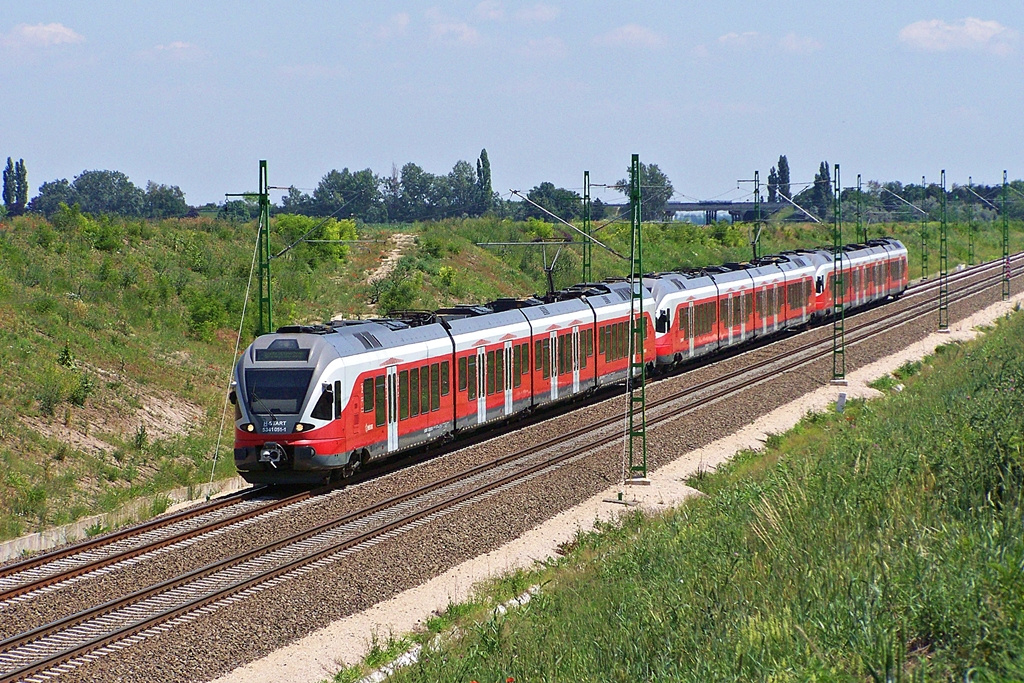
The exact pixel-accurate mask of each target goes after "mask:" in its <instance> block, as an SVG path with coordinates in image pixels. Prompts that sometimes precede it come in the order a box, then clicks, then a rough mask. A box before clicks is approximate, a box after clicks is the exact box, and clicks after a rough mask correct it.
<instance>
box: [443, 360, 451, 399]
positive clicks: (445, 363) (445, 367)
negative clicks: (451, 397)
mask: <svg viewBox="0 0 1024 683" xmlns="http://www.w3.org/2000/svg"><path fill="white" fill-rule="evenodd" d="M448 367H449V363H448V361H442V362H441V395H442V396H447V395H448V392H449V391H450V389H451V387H450V386H449V385H448Z"/></svg>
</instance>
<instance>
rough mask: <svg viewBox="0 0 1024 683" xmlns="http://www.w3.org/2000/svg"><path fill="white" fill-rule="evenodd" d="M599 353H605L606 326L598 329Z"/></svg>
mask: <svg viewBox="0 0 1024 683" xmlns="http://www.w3.org/2000/svg"><path fill="white" fill-rule="evenodd" d="M597 352H598V353H604V325H602V326H601V327H598V328H597Z"/></svg>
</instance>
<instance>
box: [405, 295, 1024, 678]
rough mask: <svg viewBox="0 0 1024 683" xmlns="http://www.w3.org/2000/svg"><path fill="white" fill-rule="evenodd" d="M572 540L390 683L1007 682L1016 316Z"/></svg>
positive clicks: (1019, 551)
mask: <svg viewBox="0 0 1024 683" xmlns="http://www.w3.org/2000/svg"><path fill="white" fill-rule="evenodd" d="M906 381H907V382H909V383H910V384H909V387H908V389H907V390H906V391H903V392H901V393H894V394H892V395H891V396H889V397H888V398H886V399H884V400H880V401H877V402H871V403H867V404H865V403H863V402H853V403H851V404H848V406H847V410H846V412H845V413H844V414H843V415H834V414H828V415H817V416H813V417H809V418H807V419H805V420H804V421H803V422H802V423H801V424H800V425H799V426H798V427H797V428H796V429H795V430H794V431H793V432H792V433H791V434H789V435H786V436H785V437H782V438H777V439H773V440H772V444H770V448H769V450H768V451H767V452H766V453H744V454H741V455H740V456H738V458H737V460H735V461H734V462H733V463H732V464H730V465H728V466H726V467H725V468H723V470H721V471H719V472H717V473H714V474H710V475H705V476H703V477H701V478H700V479H699V481H697V480H695V481H694V482H693V483H694V484H696V485H698V486H699V487H700V488H701V489H702V490H703V491H704V492H705V493H706V494H707V496H706V497H704V498H701V499H696V500H693V501H691V502H689V503H687V504H685V505H683V506H682V507H680V508H679V509H678V510H676V511H675V512H673V513H671V514H668V515H665V516H664V517H662V518H658V519H654V520H647V519H644V518H643V517H641V516H632V517H628V518H626V519H625V520H623V521H622V523H621V524H619V525H614V526H609V527H607V528H606V529H605V530H604V533H595V534H589V535H585V536H582V537H581V539H580V541H579V543H578V544H577V547H576V548H575V549H574V550H573V551H572V552H571V553H570V554H569V555H568V556H567V557H566V558H565V559H563V560H562V561H561V562H559V563H558V566H557V567H555V568H554V569H549V570H545V571H542V572H541V573H540V576H537V577H533V578H532V580H533V581H535V582H541V581H546V582H547V583H546V585H545V587H544V589H543V590H542V591H541V593H539V594H538V595H537V596H535V598H534V600H533V601H532V602H530V603H529V605H528V606H526V607H524V608H523V609H521V610H518V611H515V612H511V613H509V614H507V615H506V616H503V617H493V618H490V619H485V620H483V621H478V622H474V623H473V624H471V625H463V631H464V635H463V636H462V637H461V638H458V639H455V640H452V641H450V642H449V643H448V644H446V645H443V646H441V647H440V648H439V649H436V650H431V651H428V653H427V656H426V657H425V658H424V659H423V660H422V661H421V662H420V663H419V664H418V665H416V666H414V667H412V668H411V669H409V670H407V671H405V672H403V673H402V674H400V675H399V676H397V677H396V679H395V680H399V681H402V680H407V681H467V680H471V679H472V680H477V681H481V682H483V681H504V680H506V679H507V677H514V678H515V680H517V681H577V680H602V681H603V680H610V681H676V680H679V681H683V680H694V681H696V680H744V681H747V680H758V681H760V680H793V681H804V680H855V681H897V680H953V679H956V680H1021V679H1022V678H1024V515H1022V513H1024V506H1022V503H1024V500H1022V482H1024V400H1022V399H1024V315H1020V314H1017V315H1016V316H1014V317H1013V318H1012V319H1006V320H1003V321H1001V322H1000V323H999V325H998V326H997V327H996V329H995V330H994V331H992V333H991V334H989V335H988V336H987V337H986V338H985V339H984V341H982V342H980V343H972V344H967V345H963V346H961V345H952V346H947V347H943V349H942V350H941V352H940V353H938V354H936V356H935V357H933V358H930V359H929V362H928V363H926V364H925V365H924V366H923V367H922V368H921V371H920V372H919V373H918V374H915V375H914V376H913V377H908V378H907V380H906Z"/></svg>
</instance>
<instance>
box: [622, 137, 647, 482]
mask: <svg viewBox="0 0 1024 683" xmlns="http://www.w3.org/2000/svg"><path fill="white" fill-rule="evenodd" d="M629 202H630V216H631V218H630V222H631V224H632V228H633V230H632V233H633V239H632V242H633V244H632V247H631V249H630V277H629V282H630V288H631V291H632V297H631V299H630V308H629V316H630V325H629V329H630V330H631V332H632V333H631V334H630V335H629V377H628V378H627V380H626V382H627V384H628V386H629V472H628V477H629V478H630V479H636V478H641V479H646V478H647V395H646V391H647V387H646V384H647V366H646V362H645V360H646V359H645V358H644V339H645V338H646V337H647V320H646V318H645V317H644V298H643V291H644V290H643V274H644V266H643V263H644V259H643V240H642V237H641V230H640V226H641V223H642V221H641V210H640V155H639V154H634V155H633V160H632V164H631V165H630V183H629ZM638 347H639V348H638Z"/></svg>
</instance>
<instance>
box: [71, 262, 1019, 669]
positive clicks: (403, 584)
mask: <svg viewBox="0 0 1024 683" xmlns="http://www.w3.org/2000/svg"><path fill="white" fill-rule="evenodd" d="M1019 282H1020V280H1019V279H1018V280H1016V281H1015V283H1014V284H1015V291H1019V289H1020V285H1019ZM998 298H999V295H998V289H996V290H994V291H993V290H992V289H991V288H990V289H989V290H988V291H986V292H985V293H984V294H981V295H976V296H974V297H972V298H971V299H969V300H968V302H967V303H964V302H954V303H953V304H952V305H951V306H950V313H951V315H950V318H951V320H953V321H958V320H959V319H960V318H962V317H964V316H966V315H968V314H969V313H971V312H973V311H975V310H977V309H979V308H983V307H985V306H987V305H988V304H989V303H991V302H992V301H995V300H997V299H998ZM1016 299H1017V300H1018V301H1019V300H1020V296H1019V295H1018V296H1017V297H1016ZM1004 308H1005V305H1004ZM1000 310H1003V309H1000ZM879 311H881V312H879ZM879 311H872V312H869V313H865V314H862V315H863V316H869V317H873V316H875V315H879V316H885V315H887V313H886V312H885V310H884V309H879ZM990 315H999V313H990ZM859 319H860V318H859ZM976 324H978V323H977V322H976V321H975V320H973V319H970V320H968V321H966V322H955V323H954V324H953V327H954V328H955V329H956V328H963V329H964V330H970V329H971V328H972V327H973V326H974V325H976ZM934 326H935V320H934V318H932V317H931V316H928V317H926V318H925V319H924V320H923V321H919V322H916V323H911V324H909V325H906V326H904V327H901V328H896V331H895V332H894V333H893V334H891V335H889V336H887V337H886V339H884V340H879V341H873V342H871V343H870V345H868V346H867V347H865V345H861V346H859V347H854V348H850V349H848V350H847V367H848V369H849V370H850V371H849V373H848V374H849V376H850V377H851V378H853V377H855V376H858V377H859V376H860V374H858V373H863V372H865V371H864V370H857V371H856V372H855V370H854V369H856V368H863V367H864V366H865V365H867V364H868V363H870V362H872V361H875V360H877V359H879V358H884V357H886V356H889V355H891V354H893V353H896V352H897V351H899V350H901V349H903V348H905V347H907V346H909V345H910V344H912V343H913V342H915V341H918V340H920V339H923V338H925V337H927V336H928V334H929V333H930V332H931V331H932V330H933V329H934ZM816 333H818V334H823V335H824V334H828V335H830V334H831V330H827V331H822V330H818V331H817V332H816ZM812 334H813V333H812ZM951 338H953V337H952V336H951V335H942V336H941V338H940V339H939V343H941V342H942V341H946V340H949V339H951ZM802 340H806V336H805V337H803V338H802ZM802 340H801V341H802ZM788 343H793V344H796V343H799V342H796V341H794V340H793V339H786V340H783V341H781V342H778V344H781V345H783V346H782V348H785V345H786V344H788ZM933 345H934V344H933ZM778 352H779V347H777V346H776V347H774V348H772V347H766V348H765V349H758V350H755V351H752V352H750V353H748V354H745V356H744V358H742V359H740V358H736V359H726V360H723V361H720V362H719V363H716V364H714V365H713V366H708V367H704V368H699V369H696V370H694V371H691V372H689V373H686V374H685V375H682V376H681V377H678V378H674V379H672V380H667V381H665V382H661V383H659V384H657V385H653V386H652V388H651V391H650V393H649V396H652V395H654V396H656V395H660V394H662V393H666V392H668V391H670V390H671V386H670V385H671V384H673V383H677V382H686V383H689V384H693V383H696V382H699V381H701V380H702V379H703V378H704V377H705V376H707V375H717V374H720V373H721V372H722V371H723V369H725V368H726V367H727V366H729V365H731V364H733V363H739V364H746V363H747V362H749V360H750V359H751V358H757V357H758V354H766V355H775V354H777V353H778ZM919 353H923V352H919ZM905 360H906V357H904V356H900V357H899V358H897V359H895V360H892V361H890V362H891V363H892V364H893V365H892V367H897V366H898V365H900V364H902V363H903V362H905ZM884 371H885V370H884V369H881V368H880V369H877V370H875V371H874V376H878V375H880V374H883V372H884ZM830 374H831V359H827V360H823V361H816V362H815V363H812V364H810V365H808V366H805V371H804V372H801V373H790V375H787V376H785V378H784V379H783V378H780V381H779V382H777V383H772V384H770V385H760V386H755V387H753V388H750V389H747V390H745V391H744V392H743V394H742V395H741V396H740V397H739V398H737V399H734V400H733V401H732V403H731V406H730V410H729V411H721V410H716V406H715V405H711V406H707V407H705V408H702V409H701V410H698V411H696V412H695V413H693V414H691V415H685V416H681V417H678V418H676V419H674V420H673V421H671V422H670V423H668V424H666V425H663V426H661V427H659V428H657V429H652V430H651V433H649V436H648V445H649V453H650V459H651V461H652V462H653V463H654V465H655V466H657V465H658V464H659V463H667V462H670V461H672V460H676V459H679V460H680V462H678V463H677V464H675V465H673V466H672V469H665V470H664V471H659V473H658V474H656V477H658V481H659V482H661V483H659V484H658V485H655V486H652V487H651V488H650V489H645V490H644V491H643V493H644V494H645V495H646V497H647V498H648V499H649V502H650V503H651V504H653V505H654V506H655V509H657V508H658V507H659V506H664V505H671V504H673V503H675V502H678V500H680V499H681V498H682V497H683V496H684V495H685V494H686V490H685V488H683V487H682V480H683V479H684V478H685V476H686V475H687V474H689V473H692V472H693V471H694V470H695V468H697V467H700V466H705V467H708V466H713V465H714V464H715V463H717V462H720V461H721V460H722V459H724V458H727V457H730V456H731V455H732V453H733V452H734V451H735V450H736V448H739V447H747V446H749V445H751V444H755V443H757V442H758V441H759V440H763V438H764V435H765V434H766V433H767V431H781V430H784V429H785V428H787V426H788V424H787V423H786V421H785V420H783V419H781V418H772V420H776V419H779V420H781V421H779V422H773V421H769V422H765V421H763V420H762V421H760V422H759V421H758V419H759V418H761V416H763V415H766V414H768V413H770V412H771V411H772V410H774V409H776V408H779V407H781V406H784V405H786V404H788V403H790V402H791V401H794V400H797V399H800V397H801V396H804V395H805V394H809V393H811V392H813V391H815V390H819V389H821V388H822V378H824V377H828V376H830ZM853 386H854V385H852V384H851V387H847V388H846V391H847V393H848V395H851V396H852V395H856V394H854V388H853ZM838 391H839V389H837V388H835V387H827V388H826V389H824V392H825V395H826V398H824V399H821V398H819V399H818V400H819V401H823V402H822V403H821V404H820V406H821V407H827V405H828V403H829V402H830V401H834V400H835V396H836V394H837V392H838ZM622 407H623V401H622V400H621V398H620V399H613V400H609V401H606V402H604V403H602V404H600V405H598V406H593V407H591V408H588V410H587V411H586V413H587V417H584V416H581V415H580V413H581V412H584V411H577V412H575V413H571V414H568V415H565V416H562V417H559V418H556V419H554V420H551V421H550V422H546V423H544V424H543V425H538V426H537V427H535V428H533V429H532V430H529V433H524V432H526V431H527V430H524V432H517V433H515V434H510V435H507V436H504V437H500V438H498V439H495V440H494V441H493V442H488V443H487V444H484V445H480V446H474V447H472V448H467V449H464V450H463V451H460V452H458V453H455V454H452V455H451V456H447V457H445V458H441V459H438V460H435V461H431V462H428V463H424V464H423V465H420V466H418V467H415V468H410V469H408V470H404V471H401V472H398V473H395V474H392V475H388V476H387V477H384V478H381V479H380V480H374V481H371V482H366V483H364V484H361V485H359V486H354V487H351V488H349V489H346V490H345V491H344V492H341V495H332V496H329V497H325V498H324V499H322V501H321V502H322V503H323V505H322V506H316V508H315V509H314V507H304V508H303V510H302V511H301V512H298V511H297V513H296V514H294V515H293V516H291V517H290V518H286V517H285V516H281V517H279V518H278V519H277V520H276V522H275V523H274V526H275V527H277V531H278V532H279V531H280V528H281V527H289V528H290V527H292V526H293V524H299V523H301V524H303V525H305V524H308V523H309V520H308V519H306V517H307V516H314V517H317V518H321V517H326V516H328V515H331V514H336V513H337V512H338V510H340V509H345V508H350V507H352V506H355V505H356V504H357V503H358V504H364V503H366V502H368V501H370V500H378V499H381V498H384V497H389V496H390V495H393V494H394V493H395V492H397V491H398V490H407V489H408V488H409V487H410V486H412V485H419V484H422V483H424V482H426V481H429V480H432V479H437V478H439V477H440V476H443V475H444V474H447V473H449V472H451V471H454V470H456V469H461V468H463V467H464V466H465V464H466V463H467V462H474V461H477V462H480V461H486V460H490V459H493V458H495V457H498V456H500V455H502V454H503V453H505V452H509V451H512V450H515V449H518V448H521V447H523V446H524V445H527V444H526V442H527V441H530V442H534V441H543V440H544V439H546V438H548V437H550V436H551V435H553V434H555V433H560V432H561V433H564V432H566V431H568V430H570V429H572V428H574V427H578V426H581V425H582V424H585V423H589V422H590V421H592V420H593V419H595V417H597V416H599V415H604V414H610V413H615V414H619V415H621V414H622V412H621V411H622ZM812 407H814V406H813V405H808V406H806V407H801V405H800V404H797V406H795V407H792V408H791V411H790V413H789V415H790V417H789V418H788V419H789V420H790V422H789V424H791V423H792V422H793V421H795V420H796V419H798V418H799V417H800V416H802V415H803V414H804V413H805V412H806V411H807V410H808V409H811V408H812ZM752 425H753V428H754V429H760V431H757V432H754V433H752V434H747V436H746V440H745V441H744V440H742V438H741V437H736V438H737V439H739V440H736V441H735V442H733V445H732V446H728V447H727V446H726V445H724V444H718V445H717V446H716V447H715V448H714V449H713V450H708V448H710V447H709V446H708V444H713V443H715V442H716V441H717V440H719V439H722V438H726V437H728V436H729V435H731V434H734V433H738V432H740V430H743V429H744V428H750V427H751V426H752ZM758 425H760V427H758ZM740 433H747V432H740ZM700 448H703V449H704V450H697V449H700ZM680 454H688V455H685V456H683V457H682V458H680ZM621 460H622V448H621V444H620V445H618V446H615V447H608V448H604V449H600V450H597V451H594V452H593V453H592V454H591V455H590V456H588V458H586V459H584V460H580V461H577V462H576V463H574V464H572V465H567V466H563V467H562V468H560V469H559V470H557V471H556V472H553V473H551V475H550V476H547V477H545V478H544V479H543V481H540V482H539V485H534V486H521V487H517V488H516V489H512V490H511V491H508V492H506V493H505V494H503V495H502V496H500V497H493V498H490V499H488V501H487V502H486V503H483V504H481V505H478V506H474V507H473V508H471V509H463V510H460V511H458V512H454V513H451V514H449V515H447V516H445V517H443V518H442V519H441V520H439V521H437V522H435V523H432V524H430V525H425V526H422V527H419V528H417V529H415V530H413V531H410V532H407V533H405V534H403V535H402V536H401V537H400V538H399V539H398V540H399V541H400V542H394V543H390V544H381V545H379V546H375V547H374V549H373V550H372V552H370V553H365V554H355V555H352V556H349V557H346V558H343V559H341V560H338V561H337V562H335V563H334V564H332V565H330V566H329V567H327V568H325V569H324V570H323V571H320V572H318V573H315V574H312V575H311V574H306V575H304V576H302V577H300V578H297V579H295V580H294V581H290V582H285V583H283V584H280V585H278V586H276V587H274V588H269V589H266V590H263V591H260V592H258V593H256V594H255V595H252V596H250V597H248V598H246V599H244V600H239V601H236V602H234V603H232V604H229V605H227V606H224V607H221V608H219V609H217V610H214V611H212V612H210V613H209V614H206V615H204V616H201V617H197V618H196V619H195V620H193V621H192V624H191V627H190V628H188V629H185V628H175V629H173V630H171V631H168V632H166V633H163V634H161V635H158V636H155V637H152V638H148V639H147V640H145V641H143V642H141V643H139V644H138V645H136V646H134V647H132V648H130V649H128V650H124V651H122V652H121V653H120V654H119V656H118V657H102V658H99V659H97V660H96V661H94V662H92V663H91V664H87V665H84V666H82V667H81V668H77V669H75V670H73V671H71V672H69V674H68V676H67V679H69V680H121V681H144V680H157V679H159V680H174V681H200V680H209V679H211V678H213V677H215V676H217V675H218V674H221V673H225V672H227V671H228V670H230V669H231V668H232V666H234V665H236V664H238V663H244V662H248V661H252V660H258V658H260V657H263V656H265V655H268V654H270V653H272V652H274V651H275V650H277V649H278V648H280V647H283V646H285V645H287V644H289V643H290V642H293V641H297V640H298V639H299V638H302V637H304V636H310V638H309V639H308V640H305V641H299V642H298V644H297V645H294V646H292V647H291V648H290V649H288V650H285V651H283V652H282V653H280V654H278V655H274V659H270V660H267V661H263V662H261V663H260V664H258V665H257V664H253V665H250V666H247V667H243V668H242V669H240V670H238V671H237V672H236V673H235V674H234V675H233V677H231V678H226V679H223V680H225V681H227V680H230V681H243V680H260V681H266V680H288V681H293V680H297V681H301V680H311V681H318V680H322V679H324V678H326V677H328V675H329V674H330V673H331V672H332V671H334V670H335V669H337V668H338V666H340V662H342V661H353V660H355V659H356V658H358V656H359V655H360V654H361V652H362V650H363V649H365V647H366V645H367V644H368V643H369V641H370V637H371V634H372V633H373V632H374V631H377V632H378V633H382V634H386V633H387V632H388V631H389V630H393V631H395V632H401V631H404V630H407V629H408V628H411V627H412V626H413V625H415V623H416V622H417V621H418V620H422V619H424V618H426V617H427V616H429V615H430V612H431V610H433V609H436V608H439V607H442V608H443V607H444V606H445V605H446V604H447V602H448V600H449V599H459V597H460V596H462V595H465V594H466V592H467V591H468V590H469V589H470V588H471V587H472V585H473V584H474V583H475V582H476V581H478V580H479V579H482V578H484V577H485V576H487V575H489V574H491V573H493V572H501V571H503V570H506V569H510V568H512V567H514V566H517V565H516V563H517V562H527V563H529V562H530V561H532V560H534V559H540V558H543V557H546V556H549V555H550V554H551V553H552V552H553V550H554V548H555V547H557V545H558V544H559V543H561V542H563V541H564V540H568V539H571V537H572V536H573V535H574V534H575V533H576V529H577V528H587V527H589V525H590V524H591V523H592V522H593V521H594V519H595V518H596V517H597V516H598V515H597V512H596V510H597V509H598V508H600V509H602V510H604V513H605V514H609V513H611V514H614V511H615V510H621V507H620V506H618V505H604V506H602V505H601V503H600V502H597V503H595V502H594V501H593V499H592V497H593V498H596V499H597V500H598V501H601V500H603V499H604V498H607V497H609V491H608V489H609V487H611V486H613V485H614V484H615V482H616V480H617V479H618V476H619V471H620V469H621ZM538 481H539V480H538ZM612 490H614V489H612ZM631 490H632V489H631ZM588 500H589V501H590V502H589V503H587V504H586V505H589V507H587V506H586V505H585V506H584V507H582V508H580V509H579V510H578V511H577V512H576V513H575V515H570V514H569V513H563V514H561V515H559V516H557V517H555V518H554V521H552V522H550V523H551V524H554V525H555V526H553V527H548V526H542V524H544V523H546V522H549V520H550V519H551V518H552V516H553V515H556V514H558V513H562V511H565V510H569V509H572V508H573V507H574V506H576V505H579V504H583V503H585V502H586V501H588ZM595 505H596V506H597V507H596V508H595V507H594V506H595ZM321 507H322V508H323V509H321ZM559 525H560V526H559ZM258 527H260V525H253V526H252V527H250V528H249V530H248V533H247V534H246V535H247V536H249V539H247V540H250V541H251V537H252V536H259V535H260V534H259V533H256V532H257V528H258ZM531 529H535V530H534V531H532V532H531ZM527 532H530V536H529V537H528V538H529V539H532V540H519V541H515V543H518V544H520V545H516V546H512V548H511V549H509V550H506V551H505V552H504V553H500V552H496V551H498V550H499V549H500V548H502V547H503V546H505V544H507V543H509V542H510V541H512V539H517V538H519V537H521V536H523V535H524V534H527ZM239 540H241V539H239ZM261 540H263V539H261ZM522 544H526V545H522ZM243 545H244V543H243ZM188 554H189V555H192V553H188ZM181 555H185V553H181ZM190 559H191V558H190ZM464 562H470V564H465V565H463V563H464ZM188 564H191V562H188ZM137 570H138V567H135V568H133V570H132V573H134V572H135V571H137ZM429 581H437V582H440V583H427V582H429ZM417 587H419V588H417ZM404 591H409V592H404ZM343 618H344V619H347V621H341V622H338V624H339V625H337V626H336V627H334V628H335V630H334V631H326V632H323V633H319V635H318V630H319V629H323V628H326V627H331V625H332V623H334V622H337V621H338V620H339V619H343ZM311 634H312V635H311ZM341 634H343V635H341ZM318 641H319V642H320V643H321V644H326V645H325V646H324V647H325V649H323V650H320V649H317V648H318V646H317V645H316V642H318ZM246 676H248V677H246Z"/></svg>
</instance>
